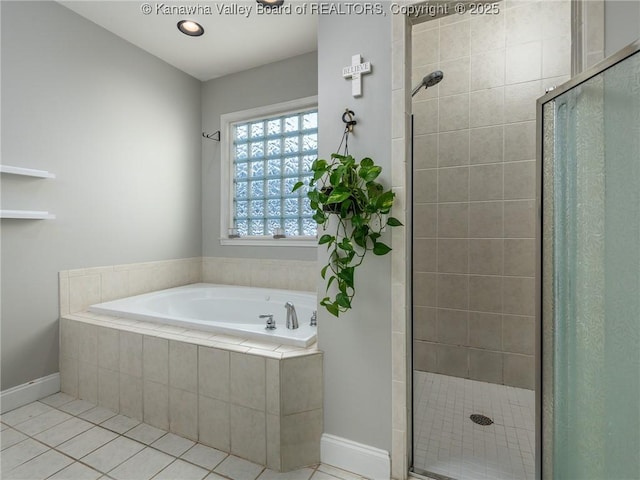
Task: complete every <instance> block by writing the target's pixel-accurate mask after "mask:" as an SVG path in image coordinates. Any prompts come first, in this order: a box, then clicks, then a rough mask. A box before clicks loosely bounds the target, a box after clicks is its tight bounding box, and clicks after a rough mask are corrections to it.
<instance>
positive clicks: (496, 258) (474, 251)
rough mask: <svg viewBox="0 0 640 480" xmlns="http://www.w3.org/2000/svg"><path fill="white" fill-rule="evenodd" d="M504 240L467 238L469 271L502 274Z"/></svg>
mask: <svg viewBox="0 0 640 480" xmlns="http://www.w3.org/2000/svg"><path fill="white" fill-rule="evenodd" d="M503 253H504V240H502V239H489V240H487V239H475V238H472V239H470V240H469V273H476V274H480V275H502V272H503V267H502V265H503V260H502V259H503Z"/></svg>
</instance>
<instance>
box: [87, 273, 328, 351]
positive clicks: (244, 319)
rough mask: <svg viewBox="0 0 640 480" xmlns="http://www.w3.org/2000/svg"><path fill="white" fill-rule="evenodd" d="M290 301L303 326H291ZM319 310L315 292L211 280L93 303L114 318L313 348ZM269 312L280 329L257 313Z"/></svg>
mask: <svg viewBox="0 0 640 480" xmlns="http://www.w3.org/2000/svg"><path fill="white" fill-rule="evenodd" d="M286 302H291V303H293V305H294V306H295V309H296V312H297V314H298V322H299V325H300V327H299V328H297V329H295V330H289V329H287V328H286V309H285V307H284V304H285V303H286ZM315 309H316V295H315V293H307V292H295V291H289V290H275V289H269V288H253V287H239V286H232V285H215V284H211V283H195V284H193V285H186V286H184V287H176V288H170V289H167V290H159V291H157V292H152V293H146V294H143V295H136V296H134V297H128V298H122V299H120V300H114V301H112V302H105V303H99V304H96V305H92V306H90V307H89V311H91V312H95V313H102V314H105V315H112V316H115V317H123V318H129V319H133V320H145V321H149V322H157V323H164V324H169V325H175V326H179V327H184V328H190V329H191V328H193V329H197V330H208V331H211V332H217V333H223V334H228V335H235V336H239V337H245V338H252V339H256V340H263V341H268V342H272V343H276V344H279V345H293V346H296V347H308V346H309V345H311V344H312V343H313V342H315V341H316V327H311V326H310V320H311V315H312V313H313V311H314V310H315ZM265 314H273V318H274V320H275V321H276V329H275V330H267V329H265V326H266V320H265V319H261V318H258V317H259V315H265Z"/></svg>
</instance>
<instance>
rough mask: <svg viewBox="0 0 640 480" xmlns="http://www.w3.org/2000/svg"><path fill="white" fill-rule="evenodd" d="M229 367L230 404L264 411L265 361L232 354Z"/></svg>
mask: <svg viewBox="0 0 640 480" xmlns="http://www.w3.org/2000/svg"><path fill="white" fill-rule="evenodd" d="M230 366H231V368H230V372H231V373H230V388H229V398H230V402H231V403H232V404H235V405H242V406H243V407H247V408H253V409H255V410H261V411H264V410H265V408H266V390H265V389H266V366H265V359H264V358H263V357H258V356H255V355H247V354H244V353H235V352H232V353H231V362H230Z"/></svg>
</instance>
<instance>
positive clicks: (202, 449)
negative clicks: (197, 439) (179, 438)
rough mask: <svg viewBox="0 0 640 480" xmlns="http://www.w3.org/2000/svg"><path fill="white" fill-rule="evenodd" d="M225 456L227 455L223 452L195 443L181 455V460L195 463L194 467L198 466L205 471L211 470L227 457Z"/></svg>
mask: <svg viewBox="0 0 640 480" xmlns="http://www.w3.org/2000/svg"><path fill="white" fill-rule="evenodd" d="M227 455H228V454H227V453H225V452H221V451H220V450H216V449H215V448H211V447H206V446H204V445H202V444H200V443H197V444H196V445H194V446H193V447H191V448H190V449H189V450H187V451H186V452H185V453H184V454H182V457H181V458H183V459H185V460H187V461H189V462H191V463H195V464H196V465H200V466H201V467H204V468H206V469H207V470H213V469H214V468H215V467H217V466H218V465H219V464H220V462H222V461H223V460H224V459H225V458H226V457H227Z"/></svg>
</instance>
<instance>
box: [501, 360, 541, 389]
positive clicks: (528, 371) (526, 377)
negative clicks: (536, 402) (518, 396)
mask: <svg viewBox="0 0 640 480" xmlns="http://www.w3.org/2000/svg"><path fill="white" fill-rule="evenodd" d="M503 361H504V367H503V368H504V382H505V384H506V385H512V386H514V387H520V388H528V389H530V390H533V389H534V388H535V366H534V361H533V356H530V355H516V354H511V353H505V354H503Z"/></svg>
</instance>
